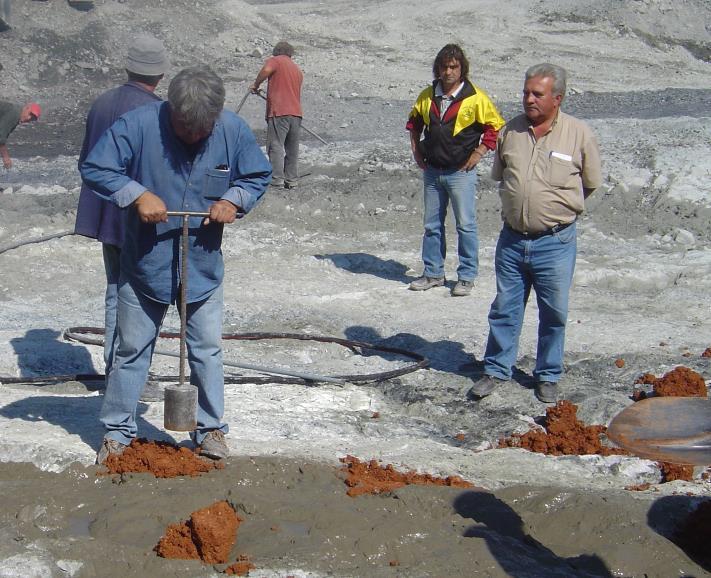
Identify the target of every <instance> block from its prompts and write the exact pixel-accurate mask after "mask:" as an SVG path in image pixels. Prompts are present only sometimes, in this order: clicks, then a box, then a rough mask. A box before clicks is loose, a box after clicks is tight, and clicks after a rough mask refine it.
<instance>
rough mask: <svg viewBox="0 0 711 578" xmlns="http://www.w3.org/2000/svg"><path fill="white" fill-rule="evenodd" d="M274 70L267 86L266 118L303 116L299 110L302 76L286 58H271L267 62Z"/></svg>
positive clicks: (283, 55) (290, 60) (293, 63)
mask: <svg viewBox="0 0 711 578" xmlns="http://www.w3.org/2000/svg"><path fill="white" fill-rule="evenodd" d="M266 64H269V65H270V66H271V67H272V68H274V72H273V73H272V75H271V76H270V77H269V84H268V85H267V118H270V117H272V116H300V117H301V116H304V113H303V112H302V110H301V83H302V81H303V80H304V74H303V73H302V72H301V69H300V68H299V67H298V66H297V65H296V63H295V62H294V61H293V60H292V59H291V58H289V57H288V56H286V55H285V54H281V55H279V56H272V57H271V58H270V59H269V60H267V62H266Z"/></svg>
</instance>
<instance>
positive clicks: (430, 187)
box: [406, 44, 504, 297]
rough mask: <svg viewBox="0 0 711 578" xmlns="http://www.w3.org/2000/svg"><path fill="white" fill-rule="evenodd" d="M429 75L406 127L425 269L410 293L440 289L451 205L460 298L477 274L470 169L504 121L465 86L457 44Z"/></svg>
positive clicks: (464, 69)
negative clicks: (419, 201)
mask: <svg viewBox="0 0 711 578" xmlns="http://www.w3.org/2000/svg"><path fill="white" fill-rule="evenodd" d="M432 74H433V76H434V81H433V82H432V84H431V85H430V86H428V87H427V88H426V89H425V90H423V91H422V92H421V93H420V96H419V97H418V98H417V101H416V102H415V105H414V107H413V108H412V111H411V112H410V117H409V119H408V121H407V126H406V128H407V130H409V131H410V144H411V146H412V154H413V155H414V158H415V162H416V163H417V166H419V167H420V168H421V169H422V170H423V172H424V201H425V210H424V226H425V234H424V237H423V239H422V261H423V262H424V265H425V267H424V272H423V274H422V277H420V278H418V279H415V280H414V281H413V282H412V283H410V289H412V290H413V291H427V290H428V289H431V288H433V287H441V286H443V285H444V283H445V277H444V260H445V256H446V253H447V240H446V237H445V227H444V224H445V219H446V217H447V206H448V205H449V203H450V201H451V203H452V211H453V212H454V218H455V221H456V224H457V239H458V245H457V249H458V253H459V267H458V268H457V277H458V281H457V284H456V285H455V286H454V288H453V289H452V295H453V296H455V297H460V296H464V295H469V293H471V290H472V286H473V283H474V279H475V278H476V276H477V274H478V272H479V238H478V235H477V224H476V185H477V174H476V171H475V170H474V168H475V167H476V165H477V164H478V163H479V161H481V159H482V157H483V156H484V155H485V154H486V153H487V151H489V150H493V149H494V148H495V146H496V136H497V134H498V130H499V129H500V128H501V127H502V126H503V125H504V119H503V118H501V115H500V114H499V112H498V111H497V110H496V107H495V106H494V103H493V102H491V100H490V99H489V97H488V96H487V94H486V93H485V92H484V91H483V90H482V89H481V88H479V87H478V86H475V85H474V84H472V82H471V81H470V80H469V78H468V77H469V62H468V60H467V58H466V56H465V55H464V52H463V51H462V49H461V48H460V47H459V46H457V45H456V44H447V45H446V46H445V47H444V48H442V50H440V51H439V53H438V54H437V57H436V58H435V61H434V64H433V65H432ZM423 133H424V139H423V138H422V136H423Z"/></svg>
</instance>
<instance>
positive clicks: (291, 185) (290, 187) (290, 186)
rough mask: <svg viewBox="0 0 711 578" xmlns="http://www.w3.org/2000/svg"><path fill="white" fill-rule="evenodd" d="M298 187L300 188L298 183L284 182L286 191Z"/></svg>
mask: <svg viewBox="0 0 711 578" xmlns="http://www.w3.org/2000/svg"><path fill="white" fill-rule="evenodd" d="M298 186H299V183H298V181H284V188H285V189H295V188H296V187H298Z"/></svg>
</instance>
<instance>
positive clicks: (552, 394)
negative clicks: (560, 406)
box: [535, 381, 558, 403]
mask: <svg viewBox="0 0 711 578" xmlns="http://www.w3.org/2000/svg"><path fill="white" fill-rule="evenodd" d="M535 392H536V397H537V398H538V399H539V401H542V402H543V403H556V402H557V401H558V384H557V383H556V382H554V381H539V382H537V383H536V389H535Z"/></svg>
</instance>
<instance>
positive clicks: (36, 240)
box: [0, 231, 76, 255]
mask: <svg viewBox="0 0 711 578" xmlns="http://www.w3.org/2000/svg"><path fill="white" fill-rule="evenodd" d="M75 234H76V233H74V231H60V232H59V233H52V234H51V235H45V236H44V237H35V238H34V239H27V240H26V241H19V242H17V243H13V244H12V245H6V246H5V247H0V255H2V254H3V253H5V252H7V251H10V250H11V249H17V248H18V247H23V246H24V245H31V244H32V243H44V242H45V241H50V240H52V239H59V238H60V237H66V236H67V235H75Z"/></svg>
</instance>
